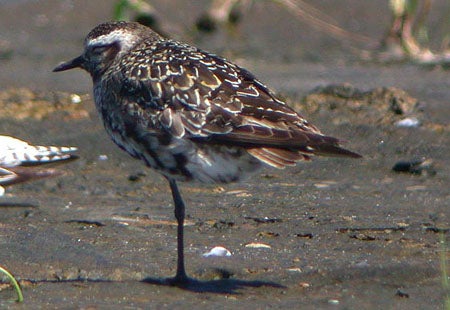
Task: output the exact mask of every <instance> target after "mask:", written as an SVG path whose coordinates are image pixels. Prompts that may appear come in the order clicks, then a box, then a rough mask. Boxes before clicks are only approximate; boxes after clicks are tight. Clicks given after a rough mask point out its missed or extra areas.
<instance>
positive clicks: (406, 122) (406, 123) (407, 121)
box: [395, 117, 420, 127]
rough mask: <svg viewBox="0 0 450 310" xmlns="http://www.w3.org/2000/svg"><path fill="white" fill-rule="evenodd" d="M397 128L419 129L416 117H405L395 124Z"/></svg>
mask: <svg viewBox="0 0 450 310" xmlns="http://www.w3.org/2000/svg"><path fill="white" fill-rule="evenodd" d="M395 126H397V127H419V126H420V121H419V119H418V118H417V117H407V118H404V119H402V120H399V121H397V122H395Z"/></svg>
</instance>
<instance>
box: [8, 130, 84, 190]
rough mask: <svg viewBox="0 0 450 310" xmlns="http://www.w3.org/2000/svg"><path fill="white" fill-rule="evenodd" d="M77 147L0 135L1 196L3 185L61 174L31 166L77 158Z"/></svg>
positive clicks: (56, 171) (53, 170)
mask: <svg viewBox="0 0 450 310" xmlns="http://www.w3.org/2000/svg"><path fill="white" fill-rule="evenodd" d="M76 150H77V148H76V147H67V146H62V147H60V146H40V145H31V144H29V143H28V142H25V141H22V140H20V139H18V138H15V137H11V136H6V135H0V196H3V195H4V193H5V189H4V187H3V186H7V185H12V184H17V183H22V182H25V181H28V180H31V179H40V178H45V177H51V176H56V175H59V174H61V172H59V171H58V170H55V169H31V168H27V167H29V166H38V165H43V164H49V163H55V162H61V161H68V160H73V159H76V158H77V156H76V155H75V154H73V152H75V151H76Z"/></svg>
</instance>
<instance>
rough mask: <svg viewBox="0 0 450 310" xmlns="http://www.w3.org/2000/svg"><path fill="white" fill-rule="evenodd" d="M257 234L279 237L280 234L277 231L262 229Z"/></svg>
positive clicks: (259, 235)
mask: <svg viewBox="0 0 450 310" xmlns="http://www.w3.org/2000/svg"><path fill="white" fill-rule="evenodd" d="M256 236H257V237H269V238H273V237H279V236H280V234H279V233H276V232H272V231H260V232H259V233H257V234H256Z"/></svg>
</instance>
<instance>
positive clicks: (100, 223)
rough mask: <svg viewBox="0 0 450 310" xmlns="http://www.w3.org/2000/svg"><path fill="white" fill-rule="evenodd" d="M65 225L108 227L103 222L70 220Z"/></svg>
mask: <svg viewBox="0 0 450 310" xmlns="http://www.w3.org/2000/svg"><path fill="white" fill-rule="evenodd" d="M64 223H76V224H81V225H87V226H91V227H93V226H95V227H102V226H106V224H103V223H102V222H99V221H91V220H68V221H64Z"/></svg>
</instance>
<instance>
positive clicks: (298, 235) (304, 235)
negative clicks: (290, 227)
mask: <svg viewBox="0 0 450 310" xmlns="http://www.w3.org/2000/svg"><path fill="white" fill-rule="evenodd" d="M295 236H296V237H299V238H307V239H312V238H313V234H312V233H298V234H295Z"/></svg>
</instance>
